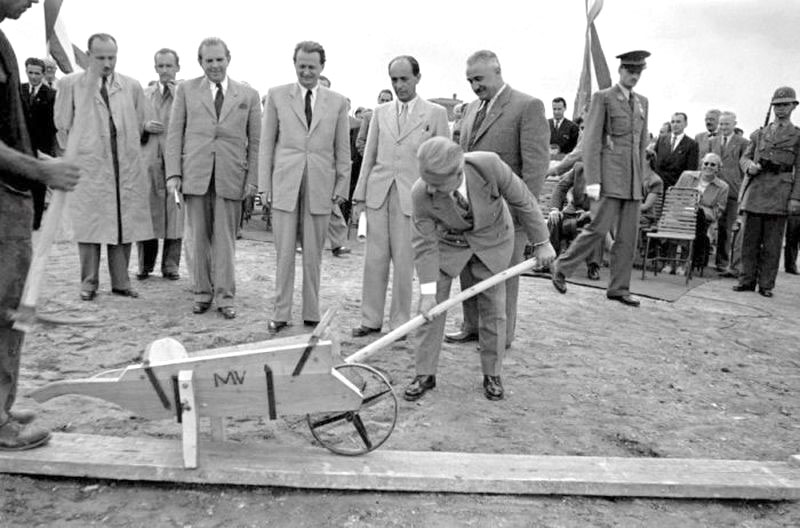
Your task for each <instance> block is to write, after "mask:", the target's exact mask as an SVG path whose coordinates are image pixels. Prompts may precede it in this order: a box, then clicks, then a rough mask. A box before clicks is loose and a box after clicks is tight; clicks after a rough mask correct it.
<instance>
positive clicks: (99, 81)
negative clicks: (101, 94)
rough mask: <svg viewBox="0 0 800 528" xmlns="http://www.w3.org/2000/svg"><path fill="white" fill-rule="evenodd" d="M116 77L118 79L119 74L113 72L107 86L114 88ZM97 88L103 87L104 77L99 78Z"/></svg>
mask: <svg viewBox="0 0 800 528" xmlns="http://www.w3.org/2000/svg"><path fill="white" fill-rule="evenodd" d="M116 77H117V74H116V73H114V72H111V75H109V76H108V80H107V81H106V86H113V85H114V81H115V80H116ZM97 86H98V87H102V86H103V76H102V75H101V76H100V77H98V78H97Z"/></svg>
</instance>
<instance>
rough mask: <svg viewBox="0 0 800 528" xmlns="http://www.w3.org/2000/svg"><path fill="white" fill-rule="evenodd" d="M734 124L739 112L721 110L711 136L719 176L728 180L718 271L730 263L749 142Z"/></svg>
mask: <svg viewBox="0 0 800 528" xmlns="http://www.w3.org/2000/svg"><path fill="white" fill-rule="evenodd" d="M706 120H708V115H706ZM734 128H736V114H734V113H733V112H722V113H720V114H719V129H718V133H717V134H716V135H715V136H714V137H712V138H711V142H710V149H711V150H710V152H713V153H714V154H718V155H719V157H720V159H721V160H722V168H721V169H720V172H719V177H720V179H721V180H722V181H724V182H725V183H727V184H728V200H727V204H726V206H725V211H724V212H723V213H722V215H721V216H720V218H719V221H718V227H717V251H716V254H717V255H716V257H715V260H716V263H715V264H716V268H717V271H724V270H725V269H727V267H728V264H729V260H730V259H729V255H730V254H731V249H732V248H731V242H732V240H733V237H732V233H733V224H734V223H735V222H736V215H737V214H738V212H739V211H738V209H739V190H740V189H741V187H742V178H743V177H744V174H743V173H742V168H741V165H740V164H739V160H740V159H741V158H742V156H743V155H744V152H745V150H747V145H748V143H750V142H749V141H748V140H747V139H746V138H744V137H742V136H740V135H738V134H736V132H735V131H734Z"/></svg>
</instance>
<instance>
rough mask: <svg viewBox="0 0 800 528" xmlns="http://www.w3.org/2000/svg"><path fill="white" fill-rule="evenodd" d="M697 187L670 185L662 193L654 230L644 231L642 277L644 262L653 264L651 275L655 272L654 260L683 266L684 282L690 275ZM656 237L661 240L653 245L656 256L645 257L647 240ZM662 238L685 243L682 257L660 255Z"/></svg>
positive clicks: (647, 247) (695, 221)
mask: <svg viewBox="0 0 800 528" xmlns="http://www.w3.org/2000/svg"><path fill="white" fill-rule="evenodd" d="M697 196H698V193H697V189H694V188H688V187H670V188H669V189H667V193H666V195H665V197H664V207H663V208H662V210H661V218H659V219H658V225H657V227H656V231H655V232H651V233H646V235H647V244H646V246H645V250H644V265H643V266H642V280H644V278H645V272H646V271H647V264H648V263H652V264H653V275H658V264H659V263H660V262H665V261H673V260H675V261H677V262H678V263H679V264H681V265H683V267H684V269H685V270H686V284H689V280H690V279H691V278H692V252H693V250H694V239H695V231H696V229H697V207H698V205H697ZM652 239H658V240H660V241H662V243H660V244H658V246H657V247H656V256H655V257H653V258H648V255H649V254H650V241H651V240H652ZM663 242H675V243H676V244H678V245H679V246H680V245H682V244H684V243H685V244H686V245H687V246H688V247H687V250H686V252H685V253H682V258H680V259H677V258H671V257H665V256H662V255H661V250H662V247H663V246H664V245H665V244H664V243H663Z"/></svg>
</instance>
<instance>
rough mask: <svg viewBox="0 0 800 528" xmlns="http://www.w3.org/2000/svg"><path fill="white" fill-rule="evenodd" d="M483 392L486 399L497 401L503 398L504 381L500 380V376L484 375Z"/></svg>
mask: <svg viewBox="0 0 800 528" xmlns="http://www.w3.org/2000/svg"><path fill="white" fill-rule="evenodd" d="M483 394H484V395H486V399H488V400H492V401H497V400H502V399H503V383H502V382H501V381H500V376H484V377H483Z"/></svg>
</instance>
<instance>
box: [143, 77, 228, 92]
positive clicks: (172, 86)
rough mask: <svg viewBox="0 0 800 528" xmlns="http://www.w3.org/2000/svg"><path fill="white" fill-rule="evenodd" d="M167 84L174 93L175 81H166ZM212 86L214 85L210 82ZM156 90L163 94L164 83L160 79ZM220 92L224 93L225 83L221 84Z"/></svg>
mask: <svg viewBox="0 0 800 528" xmlns="http://www.w3.org/2000/svg"><path fill="white" fill-rule="evenodd" d="M225 80H226V81H227V80H228V78H227V77H226V78H225ZM167 84H168V85H169V89H170V91H171V92H173V95H175V81H168V82H167ZM212 86H214V85H213V84H212ZM214 88H216V86H214ZM158 91H159V92H160V93H161V95H164V83H162V82H161V81H158ZM222 93H225V85H222ZM214 95H216V94H214Z"/></svg>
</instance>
